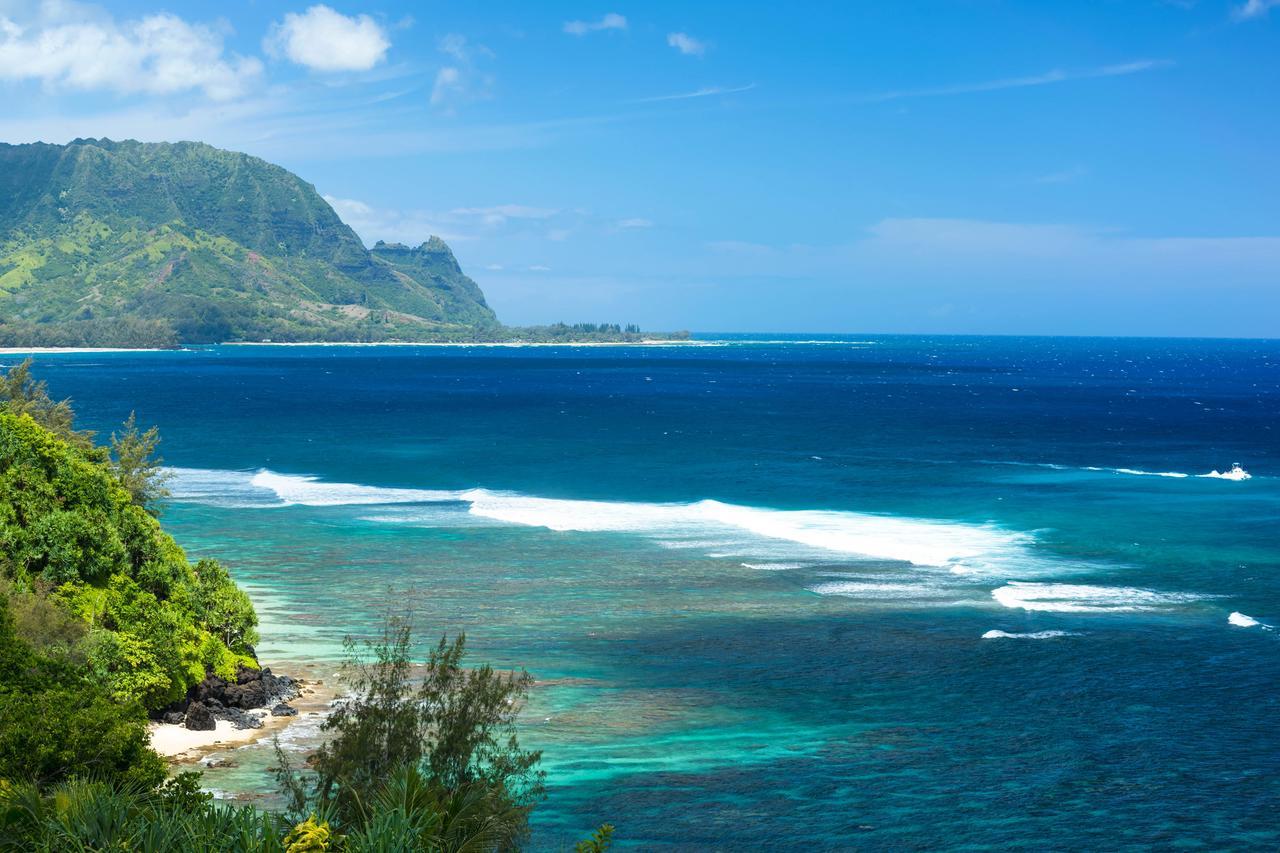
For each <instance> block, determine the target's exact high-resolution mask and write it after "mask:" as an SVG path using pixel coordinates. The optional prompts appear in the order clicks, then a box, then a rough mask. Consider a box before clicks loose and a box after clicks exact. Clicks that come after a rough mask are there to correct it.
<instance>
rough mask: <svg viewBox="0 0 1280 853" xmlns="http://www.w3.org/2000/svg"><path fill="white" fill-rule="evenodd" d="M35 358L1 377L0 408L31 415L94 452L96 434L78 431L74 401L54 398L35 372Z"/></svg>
mask: <svg viewBox="0 0 1280 853" xmlns="http://www.w3.org/2000/svg"><path fill="white" fill-rule="evenodd" d="M32 364H33V361H32V360H31V359H29V358H28V359H26V360H25V361H23V362H22V363H21V364H19V365H17V366H15V367H12V368H10V369H9V371H8V372H7V373H5V374H4V375H3V376H0V410H3V411H8V412H9V413H11V414H14V415H24V414H25V415H30V416H31V417H32V419H33V420H35V422H36V423H38V424H40V426H42V427H44V428H45V429H47V430H49V432H51V433H53V434H54V435H56V436H58V437H59V438H61V439H62V440H63V441H66V442H67V443H68V444H71V445H72V446H74V447H75V448H77V449H78V450H81V451H92V450H93V449H94V448H93V433H92V432H89V431H87V430H76V429H75V428H74V427H73V426H72V423H73V422H74V420H75V413H74V412H73V411H72V409H71V401H70V400H58V401H56V402H55V401H54V399H53V398H52V397H50V396H49V386H48V384H47V383H46V382H44V381H43V380H37V379H36V378H35V377H34V376H32V375H31V365H32Z"/></svg>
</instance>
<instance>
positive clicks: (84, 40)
mask: <svg viewBox="0 0 1280 853" xmlns="http://www.w3.org/2000/svg"><path fill="white" fill-rule="evenodd" d="M261 72H262V63H261V62H259V61H258V60H257V59H253V58H248V57H241V56H236V55H234V54H228V53H226V52H225V50H224V48H223V36H222V33H221V32H219V31H218V30H216V29H214V28H212V27H209V26H206V25H203V24H193V23H189V22H187V21H185V20H183V19H182V18H179V17H178V16H176V15H171V14H168V13H161V14H155V15H146V16H143V17H141V18H137V19H134V20H129V21H121V22H117V21H115V19H113V18H112V17H111V16H110V15H107V14H105V13H103V12H101V11H100V10H97V9H95V8H94V7H90V6H82V5H80V4H75V3H64V2H56V0H45V2H43V3H41V4H40V5H39V7H38V8H37V10H36V13H35V15H34V16H33V19H32V20H29V21H26V20H24V21H17V20H14V19H12V18H9V17H4V16H0V80H14V81H21V80H36V81H39V82H41V83H43V84H44V85H45V86H46V87H48V88H50V89H53V90H58V89H69V90H80V91H102V90H105V91H114V92H119V93H121V94H150V95H169V94H174V93H177V92H189V91H201V92H203V93H204V94H205V95H206V96H208V97H209V98H212V99H214V100H229V99H231V98H235V97H237V96H239V95H241V94H243V93H244V92H245V91H246V90H247V89H248V88H249V87H250V85H251V84H252V83H253V81H254V80H255V79H256V78H257V77H258V75H259V74H261Z"/></svg>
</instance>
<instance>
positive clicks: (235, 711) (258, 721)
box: [218, 708, 262, 729]
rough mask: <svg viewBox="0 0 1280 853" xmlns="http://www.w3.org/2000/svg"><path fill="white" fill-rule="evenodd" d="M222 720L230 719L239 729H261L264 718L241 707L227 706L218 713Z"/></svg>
mask: <svg viewBox="0 0 1280 853" xmlns="http://www.w3.org/2000/svg"><path fill="white" fill-rule="evenodd" d="M218 719H220V720H228V721H229V722H230V723H231V725H232V726H234V727H235V728H237V729H260V728H262V718H261V717H259V716H258V715H257V714H249V713H246V712H245V711H242V710H241V709H239V708H227V709H226V710H225V711H223V712H222V713H220V714H219V715H218Z"/></svg>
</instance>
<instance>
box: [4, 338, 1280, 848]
mask: <svg viewBox="0 0 1280 853" xmlns="http://www.w3.org/2000/svg"><path fill="white" fill-rule="evenodd" d="M702 337H703V338H715V340H714V342H713V341H710V340H704V341H703V342H702V345H700V346H627V347H594V348H588V347H527V348H519V347H414V346H394V347H392V346H381V347H339V346H314V347H270V346H221V347H207V348H198V349H191V350H185V351H177V352H136V353H83V354H68V355H62V354H59V355H42V356H40V357H39V358H38V359H37V372H38V374H39V376H40V377H41V378H44V379H46V380H48V382H49V385H50V390H51V392H52V393H53V394H55V395H57V396H70V397H72V398H73V399H74V401H75V404H76V408H77V411H78V413H79V417H80V423H81V424H82V425H85V426H88V427H91V428H94V429H97V430H100V431H102V432H104V433H109V432H110V430H111V428H112V426H113V425H115V424H118V423H119V422H120V421H121V420H123V419H124V417H125V416H127V415H128V413H129V412H130V411H131V410H136V411H137V414H138V418H139V421H140V423H144V424H152V423H154V424H156V425H158V426H159V427H160V429H161V433H162V435H163V445H162V451H163V455H164V457H165V459H166V462H167V464H169V465H171V466H172V467H173V468H174V473H175V477H174V479H173V482H172V483H171V488H172V490H173V493H174V495H173V499H172V500H171V502H170V504H169V505H168V507H167V508H166V509H165V512H164V515H163V520H164V522H165V524H166V526H167V527H168V529H169V530H170V531H171V532H172V533H173V534H174V535H175V536H176V537H177V538H178V540H179V541H180V542H181V543H182V544H183V545H184V546H185V547H186V548H187V549H188V551H189V553H190V554H191V555H192V556H193V557H197V556H199V557H203V556H216V557H218V558H219V559H221V560H222V561H224V562H225V563H226V564H227V565H228V566H229V568H230V569H231V570H232V573H233V575H234V576H235V577H236V579H237V580H238V581H239V582H241V583H242V584H243V585H244V586H245V587H246V589H248V590H249V591H250V593H251V595H252V596H253V598H254V600H255V603H256V604H257V606H258V609H259V613H260V615H261V616H262V619H263V626H262V635H263V637H262V643H261V645H260V646H259V653H260V655H261V657H262V658H263V659H264V660H268V661H283V662H296V663H299V664H301V663H306V664H307V665H309V666H312V667H314V668H316V669H317V670H318V671H325V672H327V671H329V667H333V669H334V670H335V671H336V663H335V662H336V661H338V660H339V659H340V658H341V653H342V641H343V638H344V637H345V636H347V635H354V636H357V637H360V636H367V635H369V634H370V633H371V632H373V631H374V630H375V629H376V628H377V626H378V625H379V624H380V622H381V620H382V619H383V617H384V616H385V615H386V614H387V613H408V614H410V616H411V618H412V620H413V622H414V624H415V626H416V628H417V640H418V641H419V642H420V643H421V645H422V646H423V647H425V646H426V645H427V644H430V643H433V642H434V640H435V639H437V638H438V637H439V635H440V634H441V633H444V632H448V633H449V634H451V635H452V634H453V633H455V632H458V631H465V632H466V633H467V637H468V641H469V645H470V648H471V658H472V660H473V661H475V662H480V661H488V662H491V663H493V664H494V665H495V666H500V667H508V666H523V667H525V668H527V669H528V670H529V671H530V672H531V673H532V674H533V675H534V677H535V678H536V679H537V686H536V688H535V691H534V694H533V696H532V699H531V702H530V705H529V707H528V709H527V711H526V713H525V714H524V715H523V718H522V722H521V732H522V737H523V740H524V741H525V742H526V744H527V745H530V746H534V747H537V748H540V749H542V750H543V751H544V761H543V766H544V768H545V769H546V771H547V774H548V796H547V799H546V801H545V803H543V804H542V805H541V806H540V807H539V809H538V810H537V811H536V812H535V819H534V836H533V840H532V847H533V849H538V850H544V849H545V850H558V849H565V848H566V847H571V846H572V842H573V841H574V840H575V839H577V838H580V837H582V836H585V835H586V834H587V833H588V832H589V831H590V830H591V829H592V828H594V827H595V826H596V825H598V824H600V823H602V822H605V821H608V822H611V823H613V824H614V825H615V826H616V827H617V833H618V838H619V846H623V847H631V848H633V849H650V850H746V849H769V850H788V849H797V850H801V849H803V850H813V849H890V848H894V849H941V848H946V849H979V848H990V847H1007V848H1035V849H1109V850H1122V849H1143V848H1151V847H1159V848H1171V847H1180V846H1185V847H1190V848H1196V847H1199V848H1205V849H1224V848H1242V847H1247V846H1254V845H1263V846H1266V847H1275V846H1277V844H1280V726H1277V725H1276V714H1277V711H1280V342H1277V341H1246V340H1240V341H1225V340H1157V339H1099V338H980V337H909V336H874V335H873V336H858V337H839V336H815V335H806V336H782V335H767V336H760V335H756V336H745V335H736V336H723V335H722V336H702ZM3 360H4V361H5V362H6V363H11V362H13V361H15V360H16V358H15V357H5V358H4V359H3ZM1236 463H1238V464H1239V465H1240V466H1242V470H1244V471H1247V472H1248V473H1249V474H1250V475H1252V476H1251V477H1250V478H1249V479H1236V478H1233V477H1241V476H1242V475H1240V474H1236V475H1232V474H1231V473H1230V472H1231V469H1232V466H1233V465H1235V464H1236ZM1224 473H1225V474H1227V476H1225V477H1224V476H1220V475H1222V474H1224ZM278 668H280V669H287V667H286V666H281V667H278ZM312 728H314V727H313V726H312V727H310V728H309V727H308V725H307V724H305V723H302V724H298V725H297V726H295V727H294V728H292V729H291V730H290V734H289V735H288V737H287V738H286V746H287V747H288V748H291V749H296V748H302V747H304V746H305V745H306V744H307V743H308V742H310V740H309V739H312V738H314V731H312V730H311V729H312ZM233 763H234V764H235V766H231V767H223V768H216V769H210V770H209V771H208V772H207V774H206V781H207V783H208V784H209V785H210V786H211V787H213V788H215V789H217V790H218V791H219V792H220V793H221V794H224V795H238V796H263V797H268V801H269V796H268V795H269V792H270V791H271V788H272V780H271V777H270V774H269V773H268V772H267V769H266V768H267V767H269V766H270V764H271V763H272V756H271V754H270V750H269V748H267V747H265V746H262V747H258V748H254V749H249V750H242V751H239V752H237V753H236V756H235V761H234V762H233Z"/></svg>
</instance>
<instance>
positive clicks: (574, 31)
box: [564, 12, 627, 36]
mask: <svg viewBox="0 0 1280 853" xmlns="http://www.w3.org/2000/svg"><path fill="white" fill-rule="evenodd" d="M626 28H627V19H626V18H624V17H623V16H622V15H619V14H618V13H617V12H610V13H609V14H607V15H605V16H604V17H603V18H601V19H600V20H598V21H565V23H564V31H565V32H566V33H568V34H569V35H571V36H585V35H586V34H587V33H595V32H600V31H601V30H625V29H626Z"/></svg>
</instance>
